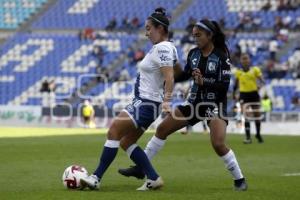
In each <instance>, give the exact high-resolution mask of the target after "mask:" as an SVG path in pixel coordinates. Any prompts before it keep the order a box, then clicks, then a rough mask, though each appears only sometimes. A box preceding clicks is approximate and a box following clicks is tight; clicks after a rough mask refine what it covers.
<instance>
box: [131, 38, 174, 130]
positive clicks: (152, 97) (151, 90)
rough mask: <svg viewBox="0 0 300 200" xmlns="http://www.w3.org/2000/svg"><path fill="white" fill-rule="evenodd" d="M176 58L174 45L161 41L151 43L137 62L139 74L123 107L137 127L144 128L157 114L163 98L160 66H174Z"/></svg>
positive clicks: (162, 79) (162, 78)
mask: <svg viewBox="0 0 300 200" xmlns="http://www.w3.org/2000/svg"><path fill="white" fill-rule="evenodd" d="M177 60H178V55H177V50H176V47H175V46H174V44H173V43H172V42H169V41H163V42H160V43H158V44H155V45H153V47H152V49H151V50H150V51H149V52H148V53H147V54H146V56H145V57H144V59H143V60H142V61H141V62H140V63H139V64H138V66H137V67H138V69H139V74H138V76H137V78H136V83H135V87H134V99H133V102H132V104H130V105H128V106H127V107H126V108H125V112H127V113H128V114H129V116H130V117H131V119H132V120H133V122H134V123H135V125H136V127H137V128H142V129H144V130H146V129H147V128H148V127H149V126H150V125H151V124H152V122H153V121H155V119H156V118H157V117H158V116H159V113H160V111H159V107H160V104H161V103H162V101H163V98H164V77H163V74H162V72H161V70H160V68H161V67H174V65H175V63H176V62H177Z"/></svg>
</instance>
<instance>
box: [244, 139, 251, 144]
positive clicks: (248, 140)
mask: <svg viewBox="0 0 300 200" xmlns="http://www.w3.org/2000/svg"><path fill="white" fill-rule="evenodd" d="M243 143H244V144H251V143H252V140H251V139H245V140H244V141H243Z"/></svg>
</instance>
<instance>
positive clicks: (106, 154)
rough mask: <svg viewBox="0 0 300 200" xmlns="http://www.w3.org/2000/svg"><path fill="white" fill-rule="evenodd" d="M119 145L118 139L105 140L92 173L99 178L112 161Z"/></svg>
mask: <svg viewBox="0 0 300 200" xmlns="http://www.w3.org/2000/svg"><path fill="white" fill-rule="evenodd" d="M119 146H120V141H116V140H106V142H105V144H104V148H103V151H102V155H101V157H100V163H99V165H98V167H97V169H96V170H95V172H94V174H95V175H96V176H97V177H98V178H99V179H101V178H102V176H103V174H104V173H105V171H106V170H107V168H108V167H109V166H110V164H111V163H112V161H113V160H114V159H115V157H116V155H117V153H118V148H119Z"/></svg>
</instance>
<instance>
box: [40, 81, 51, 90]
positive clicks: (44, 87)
mask: <svg viewBox="0 0 300 200" xmlns="http://www.w3.org/2000/svg"><path fill="white" fill-rule="evenodd" d="M40 92H48V93H50V88H49V82H48V81H47V80H45V81H44V82H43V83H42V87H41V89H40Z"/></svg>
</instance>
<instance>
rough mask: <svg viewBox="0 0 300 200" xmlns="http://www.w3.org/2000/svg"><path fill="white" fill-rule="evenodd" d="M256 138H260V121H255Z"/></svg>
mask: <svg viewBox="0 0 300 200" xmlns="http://www.w3.org/2000/svg"><path fill="white" fill-rule="evenodd" d="M255 127H256V136H257V137H260V121H255Z"/></svg>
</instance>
